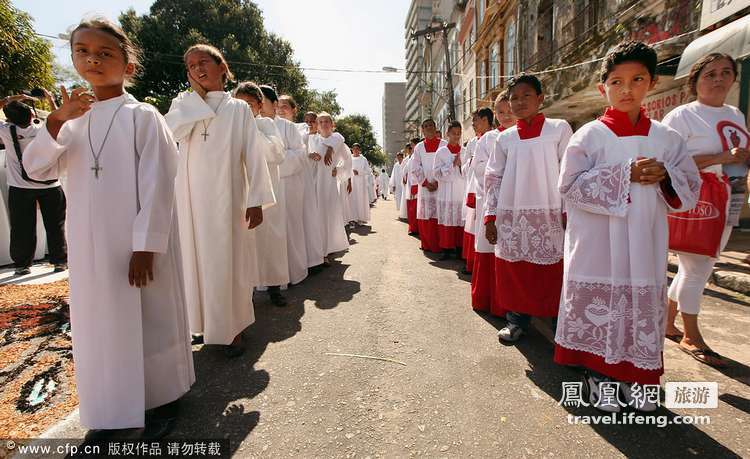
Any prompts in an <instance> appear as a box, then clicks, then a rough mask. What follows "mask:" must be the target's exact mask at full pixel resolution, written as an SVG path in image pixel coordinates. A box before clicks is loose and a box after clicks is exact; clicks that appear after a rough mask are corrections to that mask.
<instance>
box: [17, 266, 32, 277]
mask: <svg viewBox="0 0 750 459" xmlns="http://www.w3.org/2000/svg"><path fill="white" fill-rule="evenodd" d="M27 274H31V270H30V269H29V268H16V272H15V275H16V276H25V275H27Z"/></svg>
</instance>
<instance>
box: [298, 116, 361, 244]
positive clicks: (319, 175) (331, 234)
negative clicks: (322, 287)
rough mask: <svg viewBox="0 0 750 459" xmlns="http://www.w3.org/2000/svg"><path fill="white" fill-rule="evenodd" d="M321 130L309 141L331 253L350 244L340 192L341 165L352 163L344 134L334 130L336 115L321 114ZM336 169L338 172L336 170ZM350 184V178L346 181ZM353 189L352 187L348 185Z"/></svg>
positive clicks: (342, 166) (323, 229)
mask: <svg viewBox="0 0 750 459" xmlns="http://www.w3.org/2000/svg"><path fill="white" fill-rule="evenodd" d="M318 126H319V133H318V134H316V135H315V136H310V138H309V140H308V142H309V145H308V148H309V152H310V154H311V157H312V158H310V160H311V161H315V162H316V165H315V171H316V175H315V186H316V192H317V196H318V211H319V212H318V217H319V218H320V225H321V228H322V233H323V242H324V246H323V247H324V250H323V253H324V254H325V256H326V257H327V256H328V255H331V254H333V253H336V252H341V251H344V250H346V249H348V248H349V237H348V236H347V234H346V230H345V229H344V213H343V209H342V201H341V196H340V195H339V179H340V178H337V175H338V173H339V172H340V169H346V168H345V167H344V166H346V163H347V161H348V162H349V164H351V159H347V156H348V157H349V158H351V154H350V153H349V148H348V147H347V146H346V143H345V141H344V137H343V136H342V135H341V134H339V133H338V132H333V127H334V124H333V118H332V117H331V115H329V114H327V113H321V114H319V115H318ZM334 171H335V172H334ZM346 183H347V185H348V183H349V182H348V181H347V182H346ZM346 188H348V189H349V190H350V189H351V188H350V187H346Z"/></svg>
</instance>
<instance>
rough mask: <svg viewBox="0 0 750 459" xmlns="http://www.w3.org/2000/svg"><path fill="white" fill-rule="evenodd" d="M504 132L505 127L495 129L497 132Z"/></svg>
mask: <svg viewBox="0 0 750 459" xmlns="http://www.w3.org/2000/svg"><path fill="white" fill-rule="evenodd" d="M504 130H505V126H503V125H502V124H501V125H500V126H498V127H497V132H503V131H504Z"/></svg>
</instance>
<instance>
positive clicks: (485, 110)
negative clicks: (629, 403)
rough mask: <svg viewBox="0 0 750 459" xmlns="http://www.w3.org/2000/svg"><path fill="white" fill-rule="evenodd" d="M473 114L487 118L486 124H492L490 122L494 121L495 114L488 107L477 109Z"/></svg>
mask: <svg viewBox="0 0 750 459" xmlns="http://www.w3.org/2000/svg"><path fill="white" fill-rule="evenodd" d="M474 114H475V115H476V116H477V117H478V118H484V119H486V120H487V124H489V125H490V126H492V123H493V122H494V121H495V114H494V113H492V110H491V109H490V108H489V107H484V108H480V109H479V110H477V111H475V112H474Z"/></svg>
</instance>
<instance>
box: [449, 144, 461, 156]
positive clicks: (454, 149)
mask: <svg viewBox="0 0 750 459" xmlns="http://www.w3.org/2000/svg"><path fill="white" fill-rule="evenodd" d="M448 150H450V152H451V153H453V154H454V155H457V154H459V153H461V145H451V144H448Z"/></svg>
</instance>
